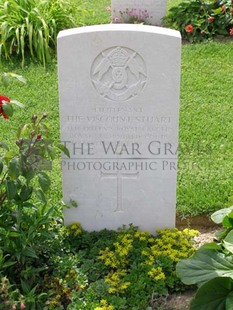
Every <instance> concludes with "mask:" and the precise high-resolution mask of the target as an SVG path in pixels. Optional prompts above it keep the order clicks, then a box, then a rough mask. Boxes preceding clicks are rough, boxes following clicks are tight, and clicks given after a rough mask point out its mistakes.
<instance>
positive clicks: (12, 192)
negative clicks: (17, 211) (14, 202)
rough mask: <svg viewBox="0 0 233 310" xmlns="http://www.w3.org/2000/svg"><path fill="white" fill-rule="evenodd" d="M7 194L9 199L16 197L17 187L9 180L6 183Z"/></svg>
mask: <svg viewBox="0 0 233 310" xmlns="http://www.w3.org/2000/svg"><path fill="white" fill-rule="evenodd" d="M6 192H7V198H8V199H13V198H14V197H15V195H16V186H15V184H14V182H13V181H11V180H7V181H6Z"/></svg>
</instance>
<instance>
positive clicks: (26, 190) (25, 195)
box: [20, 185, 32, 202]
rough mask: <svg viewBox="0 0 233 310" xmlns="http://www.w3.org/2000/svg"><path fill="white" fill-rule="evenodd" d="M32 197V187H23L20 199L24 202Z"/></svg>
mask: <svg viewBox="0 0 233 310" xmlns="http://www.w3.org/2000/svg"><path fill="white" fill-rule="evenodd" d="M31 195H32V187H30V186H26V185H23V187H22V189H21V192H20V199H21V201H22V202H24V201H27V200H28V199H30V198H31Z"/></svg>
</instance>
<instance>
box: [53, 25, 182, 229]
mask: <svg viewBox="0 0 233 310" xmlns="http://www.w3.org/2000/svg"><path fill="white" fill-rule="evenodd" d="M180 46H181V38H180V34H179V32H177V31H174V30H170V29H165V28H160V27H153V26H145V25H130V24H124V25H123V24H110V25H99V26H89V27H82V28H77V29H70V30H64V31H62V32H60V33H59V36H58V75H59V97H60V127H61V141H63V143H64V144H65V145H66V146H67V148H68V149H69V151H70V158H67V157H65V156H64V157H63V158H62V175H63V197H64V200H65V201H66V202H67V203H70V202H71V201H76V202H77V203H78V207H77V208H73V207H72V208H70V209H66V211H65V222H66V223H67V224H68V223H72V222H80V223H81V224H82V226H83V227H84V229H87V230H89V231H92V230H100V229H103V228H107V229H117V228H119V227H120V226H122V225H128V224H130V223H133V224H134V225H136V226H139V228H140V229H141V230H149V231H151V232H154V230H155V229H158V228H165V227H169V228H172V227H174V226H175V205H176V174H177V171H176V170H177V146H178V119H179V117H178V115H179V85H180Z"/></svg>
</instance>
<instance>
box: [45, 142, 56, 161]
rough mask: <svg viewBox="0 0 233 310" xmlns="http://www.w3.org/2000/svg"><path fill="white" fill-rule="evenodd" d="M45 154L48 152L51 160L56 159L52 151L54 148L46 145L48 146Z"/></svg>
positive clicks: (54, 152)
mask: <svg viewBox="0 0 233 310" xmlns="http://www.w3.org/2000/svg"><path fill="white" fill-rule="evenodd" d="M47 152H48V154H49V157H50V158H51V159H55V157H56V151H55V150H54V148H53V147H52V146H51V145H48V146H47Z"/></svg>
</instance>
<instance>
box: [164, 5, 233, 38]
mask: <svg viewBox="0 0 233 310" xmlns="http://www.w3.org/2000/svg"><path fill="white" fill-rule="evenodd" d="M165 20H166V24H167V26H168V27H172V28H175V29H177V30H179V31H180V32H181V35H182V38H183V39H186V40H188V41H190V42H200V41H204V40H207V39H210V38H213V37H215V36H216V35H224V36H229V35H233V5H232V1H229V0H209V1H207V0H191V1H185V2H182V3H180V4H179V5H178V6H176V7H172V8H171V9H170V10H169V13H168V15H167V17H166V18H165Z"/></svg>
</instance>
